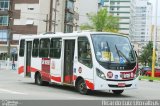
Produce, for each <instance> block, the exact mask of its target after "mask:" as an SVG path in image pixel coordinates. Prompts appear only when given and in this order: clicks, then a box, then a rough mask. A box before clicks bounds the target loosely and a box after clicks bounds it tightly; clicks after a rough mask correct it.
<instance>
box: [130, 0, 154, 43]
mask: <svg viewBox="0 0 160 106" xmlns="http://www.w3.org/2000/svg"><path fill="white" fill-rule="evenodd" d="M151 28H152V5H151V3H149V2H148V0H132V1H131V21H130V36H131V38H132V40H133V41H139V42H148V41H150V40H151Z"/></svg>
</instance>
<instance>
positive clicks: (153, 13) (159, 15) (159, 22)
mask: <svg viewBox="0 0 160 106" xmlns="http://www.w3.org/2000/svg"><path fill="white" fill-rule="evenodd" d="M157 1H158V7H157V14H158V16H157V25H158V26H160V0H157ZM149 2H150V3H152V7H153V11H152V23H153V24H155V13H156V0H149Z"/></svg>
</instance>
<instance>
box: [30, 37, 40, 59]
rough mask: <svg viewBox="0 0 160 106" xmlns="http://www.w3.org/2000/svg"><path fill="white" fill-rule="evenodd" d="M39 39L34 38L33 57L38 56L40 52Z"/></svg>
mask: <svg viewBox="0 0 160 106" xmlns="http://www.w3.org/2000/svg"><path fill="white" fill-rule="evenodd" d="M38 49H39V39H34V40H33V50H32V57H38V52H39V50H38Z"/></svg>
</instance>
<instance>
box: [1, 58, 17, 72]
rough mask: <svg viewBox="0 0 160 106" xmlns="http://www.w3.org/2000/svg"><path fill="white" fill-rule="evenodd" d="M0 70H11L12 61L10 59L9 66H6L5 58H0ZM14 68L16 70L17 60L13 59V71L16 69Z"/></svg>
mask: <svg viewBox="0 0 160 106" xmlns="http://www.w3.org/2000/svg"><path fill="white" fill-rule="evenodd" d="M0 70H13V69H12V61H10V63H9V67H8V66H7V61H6V60H0ZM16 70H17V62H16V61H15V69H14V70H13V71H16Z"/></svg>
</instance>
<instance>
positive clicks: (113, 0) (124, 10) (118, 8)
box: [99, 0, 130, 34]
mask: <svg viewBox="0 0 160 106" xmlns="http://www.w3.org/2000/svg"><path fill="white" fill-rule="evenodd" d="M99 7H106V8H107V10H108V11H109V13H110V14H112V15H113V16H116V17H119V18H120V20H119V33H123V34H129V22H130V0H99Z"/></svg>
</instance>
